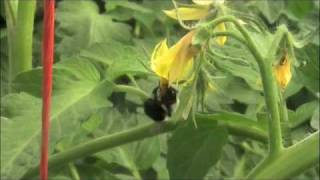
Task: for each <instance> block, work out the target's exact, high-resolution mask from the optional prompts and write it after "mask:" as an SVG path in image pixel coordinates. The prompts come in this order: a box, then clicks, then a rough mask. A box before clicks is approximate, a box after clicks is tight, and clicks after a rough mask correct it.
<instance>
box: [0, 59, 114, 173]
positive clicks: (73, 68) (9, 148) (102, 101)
mask: <svg viewBox="0 0 320 180" xmlns="http://www.w3.org/2000/svg"><path fill="white" fill-rule="evenodd" d="M82 63H84V64H85V65H84V64H82ZM82 63H81V62H80V61H73V62H72V61H69V62H67V63H65V64H64V66H63V67H60V65H61V64H59V65H57V66H56V68H57V69H59V70H61V71H58V72H59V73H54V77H53V78H54V93H53V97H52V110H51V115H50V119H51V128H50V143H51V147H50V149H51V150H52V149H53V146H54V145H55V143H56V142H57V141H58V140H59V139H60V138H62V137H63V136H68V135H70V134H72V133H73V131H71V130H70V129H74V128H80V122H81V121H82V120H84V119H86V118H88V117H89V116H90V114H92V113H94V112H96V111H97V110H98V109H99V108H101V107H105V106H109V103H108V101H107V97H108V96H109V95H110V94H111V91H112V83H111V82H109V81H106V80H103V81H101V80H100V79H99V76H97V75H98V74H96V73H94V71H93V69H91V68H92V66H90V63H88V62H86V63H85V62H82ZM61 66H62V65H61ZM34 71H36V72H38V74H37V75H35V76H37V77H39V76H41V75H40V74H41V71H39V70H38V69H36V70H32V71H29V72H25V74H28V73H31V74H36V73H34ZM29 77H30V79H29V80H28V81H29V82H32V81H33V79H36V78H34V77H33V76H29ZM28 81H24V82H19V79H18V80H17V83H20V89H19V91H23V90H25V89H26V91H25V92H28V93H30V94H37V93H36V92H34V91H29V89H28V88H25V87H24V86H23V85H22V84H23V83H24V84H28ZM38 83H39V82H38ZM39 84H40V83H39ZM25 92H21V93H17V94H9V95H7V96H4V97H3V98H2V100H1V112H2V115H3V116H5V117H6V118H7V120H5V121H3V120H2V121H1V147H2V149H1V166H2V168H1V177H3V178H7V179H19V178H20V177H21V176H22V175H23V174H24V173H25V172H26V171H27V170H28V168H30V167H32V166H34V165H36V164H37V163H38V162H39V156H38V154H39V137H40V134H41V125H40V124H41V123H40V122H41V121H40V120H41V100H40V98H37V97H34V96H31V95H29V94H27V93H25ZM38 96H39V94H38Z"/></svg>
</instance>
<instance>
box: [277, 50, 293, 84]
mask: <svg viewBox="0 0 320 180" xmlns="http://www.w3.org/2000/svg"><path fill="white" fill-rule="evenodd" d="M273 70H274V73H275V75H276V79H277V81H278V83H279V86H280V87H281V89H282V90H284V89H285V88H286V87H287V85H288V84H289V82H290V80H291V77H292V74H291V60H290V58H289V56H288V53H285V55H284V56H283V57H282V58H281V60H280V63H279V64H277V65H276V66H275V67H274V69H273Z"/></svg>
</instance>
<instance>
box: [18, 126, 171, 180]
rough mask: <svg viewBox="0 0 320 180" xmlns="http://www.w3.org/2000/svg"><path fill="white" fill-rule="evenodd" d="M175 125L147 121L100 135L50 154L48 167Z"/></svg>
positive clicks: (159, 132) (164, 130)
mask: <svg viewBox="0 0 320 180" xmlns="http://www.w3.org/2000/svg"><path fill="white" fill-rule="evenodd" d="M175 127H176V124H175V123H173V122H170V121H169V122H164V123H163V124H162V128H161V130H159V124H156V123H149V124H146V125H142V126H139V127H135V128H132V129H129V130H126V131H123V132H120V133H115V134H112V135H107V136H102V137H99V138H96V139H94V140H91V141H88V142H86V143H83V144H80V145H77V146H74V147H72V148H70V149H67V150H65V151H63V152H61V153H58V154H55V155H53V156H51V157H50V158H49V167H61V165H63V164H66V163H68V162H70V161H73V160H75V159H78V158H81V157H85V156H88V155H90V154H94V153H97V152H99V151H102V150H106V149H110V148H113V147H116V146H120V145H123V144H126V143H129V142H133V141H137V140H141V139H144V138H147V137H152V136H155V135H157V134H161V133H164V132H168V131H171V130H173V129H175ZM37 172H38V166H36V167H34V168H32V169H30V170H29V171H28V172H27V173H26V174H25V176H24V177H23V179H28V178H29V177H31V176H33V175H35V174H36V173H37Z"/></svg>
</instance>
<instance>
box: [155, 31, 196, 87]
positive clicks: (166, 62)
mask: <svg viewBox="0 0 320 180" xmlns="http://www.w3.org/2000/svg"><path fill="white" fill-rule="evenodd" d="M194 34H195V31H190V32H189V33H187V34H186V35H185V36H184V37H182V38H181V39H180V40H179V41H178V42H177V43H176V44H175V45H173V46H172V47H170V48H169V47H168V45H167V40H166V39H165V40H162V41H161V42H159V43H158V44H157V45H156V47H155V49H154V51H153V53H152V55H151V69H152V70H153V71H154V72H155V73H156V74H157V75H158V76H159V77H160V83H161V82H164V81H167V82H168V83H169V84H171V83H174V82H179V81H182V80H186V79H187V78H188V77H189V75H190V72H191V69H192V67H193V56H194V55H195V54H196V53H197V50H196V49H195V48H194V47H193V46H192V45H191V43H192V37H193V35H194Z"/></svg>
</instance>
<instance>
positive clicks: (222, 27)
mask: <svg viewBox="0 0 320 180" xmlns="http://www.w3.org/2000/svg"><path fill="white" fill-rule="evenodd" d="M214 31H215V32H225V31H226V26H225V24H224V23H220V24H218V25H217V27H216V28H215V29H214ZM226 41H227V36H220V37H217V38H216V42H217V43H218V44H219V45H220V46H223V45H224V44H225V43H226Z"/></svg>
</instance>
